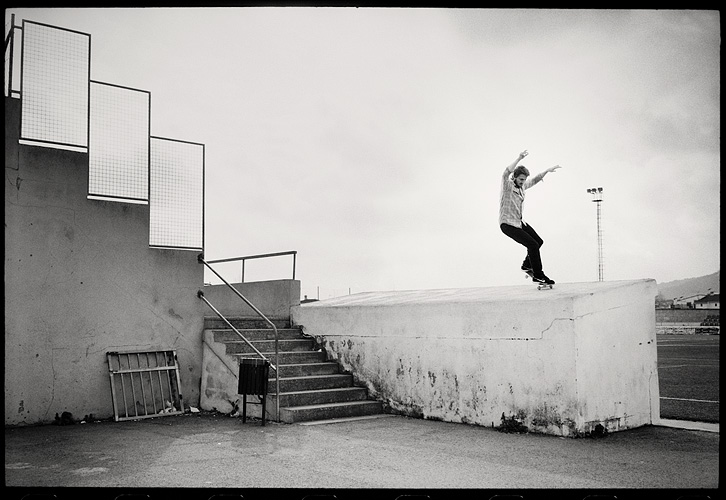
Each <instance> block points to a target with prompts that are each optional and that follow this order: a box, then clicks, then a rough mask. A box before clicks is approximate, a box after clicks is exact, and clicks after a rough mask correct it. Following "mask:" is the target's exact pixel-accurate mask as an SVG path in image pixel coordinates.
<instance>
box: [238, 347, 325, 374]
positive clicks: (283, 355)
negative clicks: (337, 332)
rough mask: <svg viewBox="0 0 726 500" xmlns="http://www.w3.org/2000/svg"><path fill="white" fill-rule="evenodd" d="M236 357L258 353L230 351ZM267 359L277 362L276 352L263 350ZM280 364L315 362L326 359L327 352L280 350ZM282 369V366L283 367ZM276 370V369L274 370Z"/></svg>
mask: <svg viewBox="0 0 726 500" xmlns="http://www.w3.org/2000/svg"><path fill="white" fill-rule="evenodd" d="M228 354H231V355H232V356H234V357H236V358H246V357H249V358H255V357H259V356H257V355H250V353H228ZM262 354H263V355H264V356H265V357H266V358H267V359H269V360H270V361H271V362H272V363H273V364H274V363H275V353H274V352H263V353H262ZM278 354H279V356H280V365H281V366H282V365H285V364H291V365H292V364H303V363H315V362H323V361H325V353H324V352H323V351H280V352H279V353H278ZM281 369H282V368H281ZM273 372H274V370H273Z"/></svg>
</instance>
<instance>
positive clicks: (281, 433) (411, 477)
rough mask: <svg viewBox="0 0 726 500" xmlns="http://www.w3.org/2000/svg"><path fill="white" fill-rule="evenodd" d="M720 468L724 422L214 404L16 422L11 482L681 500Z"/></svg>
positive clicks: (190, 494)
mask: <svg viewBox="0 0 726 500" xmlns="http://www.w3.org/2000/svg"><path fill="white" fill-rule="evenodd" d="M712 430H713V427H712ZM718 469H719V434H718V432H706V431H702V430H684V429H680V428H670V427H663V426H647V427H642V428H639V429H633V430H629V431H623V432H618V433H614V434H610V435H608V436H606V437H604V438H600V439H592V438H586V439H571V438H559V437H554V436H544V435H537V434H505V433H501V432H498V431H497V430H495V429H491V428H484V427H476V426H471V425H464V424H453V423H446V422H437V421H431V420H420V419H412V418H407V417H401V416H391V415H388V416H381V417H377V418H368V419H362V420H351V421H339V422H335V423H314V425H310V424H307V425H304V424H294V425H286V424H276V423H268V424H267V425H266V426H265V427H262V426H260V422H259V421H256V420H248V421H247V423H245V424H243V423H242V421H241V419H239V418H232V417H229V416H225V415H221V414H212V413H201V414H190V415H183V416H172V417H160V418H154V419H148V420H140V421H136V422H133V421H130V422H109V421H105V422H97V423H88V424H76V425H71V426H37V427H24V428H6V429H5V485H6V487H10V488H9V489H8V488H6V493H7V492H9V493H11V494H12V495H15V498H22V494H26V493H33V492H44V493H48V492H52V493H54V494H55V495H56V498H59V499H61V498H116V497H118V495H120V494H121V493H127V494H128V493H143V494H144V495H146V496H145V497H139V498H151V499H155V498H200V499H202V498H203V499H208V498H211V497H213V496H214V495H215V494H221V493H224V494H226V495H231V494H234V495H236V496H232V497H230V496H225V497H219V496H218V497H217V498H239V495H242V496H243V498H245V499H251V498H297V499H300V500H302V498H304V497H305V496H307V495H310V494H318V495H321V494H328V495H335V498H337V499H345V498H353V496H352V495H353V494H354V493H355V494H356V496H355V498H359V495H360V494H361V493H367V495H365V496H366V497H371V498H382V499H385V498H390V499H391V500H393V499H395V498H398V497H399V496H400V495H404V494H409V495H412V494H417V495H426V497H428V498H430V499H434V498H437V499H438V498H478V499H488V498H491V497H492V496H494V495H495V494H496V493H500V494H503V493H507V494H513V493H516V494H517V495H519V497H514V498H522V499H524V500H528V499H530V498H543V497H544V496H546V497H549V498H551V497H552V496H551V494H552V493H553V492H554V491H553V489H557V490H559V491H558V495H557V497H558V498H565V499H566V498H573V499H574V498H585V497H586V496H587V495H588V494H590V493H592V492H611V494H616V496H617V498H618V500H623V499H624V498H638V497H640V496H642V495H643V494H644V493H646V490H649V489H655V490H658V491H657V497H658V498H663V499H668V498H672V499H673V500H677V499H678V498H680V497H681V496H683V495H684V494H686V493H691V494H695V493H698V494H702V495H705V494H707V493H710V494H711V495H712V496H711V498H715V492H716V488H718V485H719V474H718ZM16 487H18V488H16ZM37 488H40V489H37ZM452 490H454V493H456V495H455V497H452V496H451V493H452ZM182 494H183V496H181V495H182ZM542 495H544V496H542ZM426 497H424V498H426ZM9 498H13V496H11V497H9ZM125 498H130V497H125ZM695 498H698V497H695ZM702 498H705V496H704V497H702ZM603 500H604V499H603Z"/></svg>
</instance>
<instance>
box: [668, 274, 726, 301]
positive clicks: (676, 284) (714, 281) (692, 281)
mask: <svg viewBox="0 0 726 500" xmlns="http://www.w3.org/2000/svg"><path fill="white" fill-rule="evenodd" d="M720 281H721V271H717V272H715V273H713V274H709V275H706V276H699V277H697V278H687V279H683V280H676V281H667V282H665V283H658V295H659V296H660V298H661V299H663V300H673V299H677V298H678V297H688V296H689V295H697V294H701V293H702V294H707V293H709V292H713V293H720V292H719V283H720ZM709 288H710V290H709Z"/></svg>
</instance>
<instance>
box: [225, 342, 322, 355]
mask: <svg viewBox="0 0 726 500" xmlns="http://www.w3.org/2000/svg"><path fill="white" fill-rule="evenodd" d="M250 342H252V345H254V346H255V347H256V348H257V350H258V351H260V352H262V353H265V352H272V353H274V352H275V341H274V340H255V341H250ZM277 344H278V350H279V352H283V351H284V352H290V351H312V350H313V348H314V347H315V345H314V342H313V340H312V339H290V340H278V342H277ZM224 345H225V346H226V349H227V354H236V353H252V352H255V351H254V350H253V349H252V347H250V345H249V344H248V343H247V342H245V341H244V340H241V339H240V340H230V341H228V342H224Z"/></svg>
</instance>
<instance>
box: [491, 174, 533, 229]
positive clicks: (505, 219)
mask: <svg viewBox="0 0 726 500" xmlns="http://www.w3.org/2000/svg"><path fill="white" fill-rule="evenodd" d="M512 172H513V170H509V167H507V168H506V169H505V170H504V174H502V191H501V193H500V194H499V225H502V224H509V225H510V226H514V227H522V222H523V219H522V205H523V204H524V191H525V189H529V188H531V187H532V186H534V185H535V184H537V183H538V182H539V181H541V180H542V178H543V177H544V172H543V173H539V174H537V175H535V176H534V177H531V178H529V179H527V180H526V181H524V184H523V185H522V187H521V188H518V187H517V185H516V184H515V183H514V181H513V180H512V178H511V177H512Z"/></svg>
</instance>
